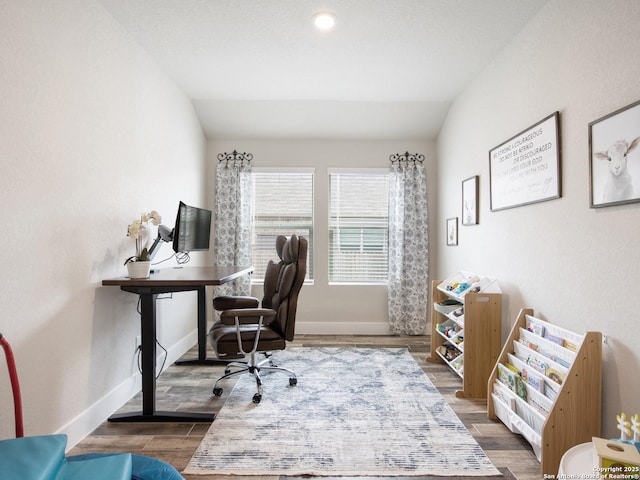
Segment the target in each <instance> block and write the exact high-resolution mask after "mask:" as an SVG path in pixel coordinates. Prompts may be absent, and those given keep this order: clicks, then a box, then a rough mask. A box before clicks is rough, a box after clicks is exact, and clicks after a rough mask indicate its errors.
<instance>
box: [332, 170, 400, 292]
mask: <svg viewBox="0 0 640 480" xmlns="http://www.w3.org/2000/svg"><path fill="white" fill-rule="evenodd" d="M329 185H330V187H329V188H330V199H329V202H330V205H329V282H333V283H386V282H387V272H388V266H387V261H388V246H389V226H388V193H389V175H388V171H387V170H373V169H363V170H360V171H357V172H356V171H344V172H341V171H334V172H329Z"/></svg>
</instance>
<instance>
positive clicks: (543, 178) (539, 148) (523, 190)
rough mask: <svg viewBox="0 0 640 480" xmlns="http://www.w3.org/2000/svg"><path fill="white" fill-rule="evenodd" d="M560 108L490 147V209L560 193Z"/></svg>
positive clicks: (532, 201) (548, 198)
mask: <svg viewBox="0 0 640 480" xmlns="http://www.w3.org/2000/svg"><path fill="white" fill-rule="evenodd" d="M559 117H560V114H559V112H554V113H552V114H551V115H549V116H548V117H546V118H544V119H542V120H540V121H539V122H538V123H536V124H535V125H533V126H531V127H529V128H528V129H527V130H524V131H522V132H520V133H518V134H517V135H514V136H513V137H511V138H510V139H509V140H507V141H506V142H503V143H501V144H500V145H498V146H497V147H495V148H493V149H492V150H489V182H490V197H491V211H492V212H495V211H497V210H504V209H507V208H513V207H519V206H522V205H529V204H531V203H538V202H544V201H546V200H552V199H554V198H560V196H561V183H562V182H561V164H560V125H559Z"/></svg>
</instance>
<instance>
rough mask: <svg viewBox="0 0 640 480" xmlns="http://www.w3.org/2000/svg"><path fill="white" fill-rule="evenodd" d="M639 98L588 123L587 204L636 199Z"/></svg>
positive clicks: (639, 179) (639, 175)
mask: <svg viewBox="0 0 640 480" xmlns="http://www.w3.org/2000/svg"><path fill="white" fill-rule="evenodd" d="M639 147H640V101H637V102H635V103H632V104H631V105H628V106H626V107H624V108H622V109H620V110H616V111H615V112H613V113H610V114H609V115H606V116H604V117H602V118H599V119H598V120H595V121H593V122H591V123H590V124H589V178H590V182H591V184H590V189H589V192H590V197H591V208H599V207H609V206H612V205H622V204H625V203H634V202H640V187H637V186H635V188H634V184H633V183H632V179H634V178H635V179H636V184H640V148H639Z"/></svg>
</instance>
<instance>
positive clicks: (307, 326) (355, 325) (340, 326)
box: [296, 322, 390, 335]
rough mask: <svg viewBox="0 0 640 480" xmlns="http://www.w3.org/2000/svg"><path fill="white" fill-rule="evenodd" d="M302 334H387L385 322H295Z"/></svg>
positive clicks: (297, 330)
mask: <svg viewBox="0 0 640 480" xmlns="http://www.w3.org/2000/svg"><path fill="white" fill-rule="evenodd" d="M296 333H299V334H302V335H389V334H390V331H389V324H388V323H386V322H341V323H337V322H336V323H333V322H296Z"/></svg>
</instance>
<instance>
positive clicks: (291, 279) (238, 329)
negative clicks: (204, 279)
mask: <svg viewBox="0 0 640 480" xmlns="http://www.w3.org/2000/svg"><path fill="white" fill-rule="evenodd" d="M307 248H308V242H307V239H305V238H304V237H299V236H297V235H292V236H291V237H289V238H287V237H285V236H283V235H280V236H278V238H277V239H276V251H277V253H278V257H279V258H280V261H279V262H277V263H275V262H273V261H269V265H268V266H267V271H266V273H265V279H264V296H263V298H262V305H259V301H258V299H257V298H254V297H246V296H221V297H216V298H215V299H214V300H213V307H214V308H215V309H216V310H218V311H220V312H221V314H220V320H219V321H217V322H216V323H214V325H213V326H212V327H211V330H210V331H209V339H210V341H211V345H212V346H213V349H214V350H215V352H216V356H217V357H218V358H219V359H222V360H225V359H236V358H245V357H247V356H248V357H249V359H248V360H247V361H244V362H235V361H234V362H230V363H229V364H228V365H227V368H226V369H225V375H224V376H222V377H220V378H219V379H218V380H217V381H216V383H215V385H214V386H213V394H214V395H216V396H220V395H222V387H219V386H218V384H219V383H220V381H222V380H224V379H226V378H229V377H232V376H235V375H239V374H242V373H247V372H248V373H251V374H253V375H254V377H255V379H256V385H257V389H258V391H257V393H256V394H255V395H254V396H253V402H254V403H259V402H260V400H261V399H262V379H261V378H260V372H261V371H267V372H270V371H281V372H285V373H287V374H289V385H292V386H293V385H296V384H297V383H298V379H297V378H296V374H295V373H293V372H292V371H291V370H288V369H286V368H281V367H278V366H276V365H275V364H274V363H273V361H272V359H271V355H270V353H269V352H272V351H274V350H284V349H285V348H286V343H287V342H289V341H291V340H293V336H294V331H295V321H296V309H297V306H298V293H299V292H300V289H301V288H302V284H303V283H304V277H305V275H306V273H307ZM260 353H264V354H265V355H266V358H264V359H261V360H258V359H257V356H258V354H260ZM237 366H239V367H241V369H240V370H237V371H233V372H232V371H231V369H232V368H233V367H237Z"/></svg>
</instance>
